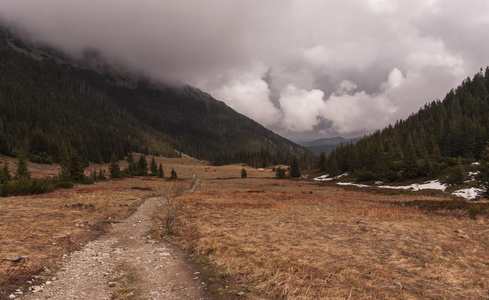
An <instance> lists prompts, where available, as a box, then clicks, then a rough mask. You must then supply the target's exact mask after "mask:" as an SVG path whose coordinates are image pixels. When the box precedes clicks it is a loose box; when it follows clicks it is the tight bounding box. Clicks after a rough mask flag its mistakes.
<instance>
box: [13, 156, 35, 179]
mask: <svg viewBox="0 0 489 300" xmlns="http://www.w3.org/2000/svg"><path fill="white" fill-rule="evenodd" d="M17 159H18V163H17V171H16V172H15V179H17V180H24V179H30V178H31V173H30V172H29V169H28V167H27V160H26V157H25V153H24V151H21V152H20V153H19V155H17Z"/></svg>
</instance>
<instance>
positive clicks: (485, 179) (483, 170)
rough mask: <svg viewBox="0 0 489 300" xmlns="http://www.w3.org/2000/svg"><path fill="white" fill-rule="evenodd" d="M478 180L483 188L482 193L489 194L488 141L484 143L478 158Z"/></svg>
mask: <svg viewBox="0 0 489 300" xmlns="http://www.w3.org/2000/svg"><path fill="white" fill-rule="evenodd" d="M478 171H479V175H478V178H479V181H480V182H481V185H482V187H483V188H484V189H485V192H484V195H485V196H486V197H488V196H489V141H488V142H487V143H486V147H485V148H484V150H483V151H482V153H481V156H480V159H479V167H478Z"/></svg>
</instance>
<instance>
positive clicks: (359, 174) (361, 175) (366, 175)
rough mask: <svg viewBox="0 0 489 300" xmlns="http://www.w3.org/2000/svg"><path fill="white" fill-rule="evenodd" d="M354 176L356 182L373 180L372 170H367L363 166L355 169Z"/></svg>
mask: <svg viewBox="0 0 489 300" xmlns="http://www.w3.org/2000/svg"><path fill="white" fill-rule="evenodd" d="M354 177H355V178H356V179H357V180H356V182H357V183H358V182H365V181H372V180H375V174H374V172H372V171H370V170H367V169H365V168H364V169H361V170H357V171H355V174H354Z"/></svg>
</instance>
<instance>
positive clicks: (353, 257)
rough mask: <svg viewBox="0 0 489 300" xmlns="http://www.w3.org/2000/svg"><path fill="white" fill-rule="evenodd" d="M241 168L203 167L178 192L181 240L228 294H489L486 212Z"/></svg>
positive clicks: (267, 296)
mask: <svg viewBox="0 0 489 300" xmlns="http://www.w3.org/2000/svg"><path fill="white" fill-rule="evenodd" d="M241 168H242V166H239V165H236V166H227V167H226V168H225V169H223V172H220V169H219V168H214V167H210V169H208V171H207V172H205V169H204V168H203V167H202V168H199V176H200V175H201V176H202V178H205V180H204V181H203V183H202V186H201V189H200V190H198V191H197V192H196V193H195V194H192V195H184V196H182V197H180V199H179V201H180V202H181V204H182V205H183V207H184V209H183V215H181V217H180V219H179V223H178V224H177V225H176V226H177V227H176V228H177V231H178V236H176V237H174V240H175V241H176V242H177V243H180V244H181V245H182V246H183V247H184V248H186V249H187V250H188V251H189V252H191V253H192V254H193V256H194V258H195V259H196V260H197V261H200V262H201V263H204V269H205V270H208V274H207V276H208V277H209V280H210V281H211V282H214V289H215V290H217V291H218V293H220V295H221V296H222V298H224V299H229V298H233V297H234V296H235V295H236V293H237V292H240V291H243V292H245V293H246V298H248V299H383V298H389V299H425V298H431V299H457V298H470V299H482V298H487V297H489V293H488V288H489V269H488V265H489V263H488V262H489V243H488V240H487V234H488V233H489V225H488V222H487V219H485V218H478V219H476V220H474V219H470V218H468V217H465V216H463V215H460V214H444V215H439V214H436V215H435V214H431V213H428V212H426V211H422V210H419V209H417V208H413V207H400V206H394V205H392V202H394V201H411V200H414V199H416V200H420V197H421V196H419V195H413V196H409V195H400V196H399V195H398V196H389V195H375V194H369V193H365V192H353V191H345V190H343V189H341V188H336V187H324V186H318V185H316V184H314V183H312V182H305V181H293V180H277V179H273V178H272V177H274V173H273V172H271V171H257V170H253V169H249V170H247V171H248V176H249V177H251V178H247V179H241V178H237V177H238V176H239V171H240V169H241ZM212 169H216V172H214V171H211V172H210V171H209V170H212ZM264 174H267V175H268V177H269V178H266V176H264ZM212 175H213V176H212ZM253 175H255V176H253ZM226 176H229V177H228V178H232V179H225V178H226ZM423 199H425V200H436V199H438V198H436V197H431V196H423ZM397 283H400V284H401V285H402V288H400V287H399V286H398V285H396V284H397Z"/></svg>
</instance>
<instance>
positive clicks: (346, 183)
mask: <svg viewBox="0 0 489 300" xmlns="http://www.w3.org/2000/svg"><path fill="white" fill-rule="evenodd" d="M337 184H338V185H353V186H358V187H370V185H366V184H358V183H351V182H338V183H337Z"/></svg>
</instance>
